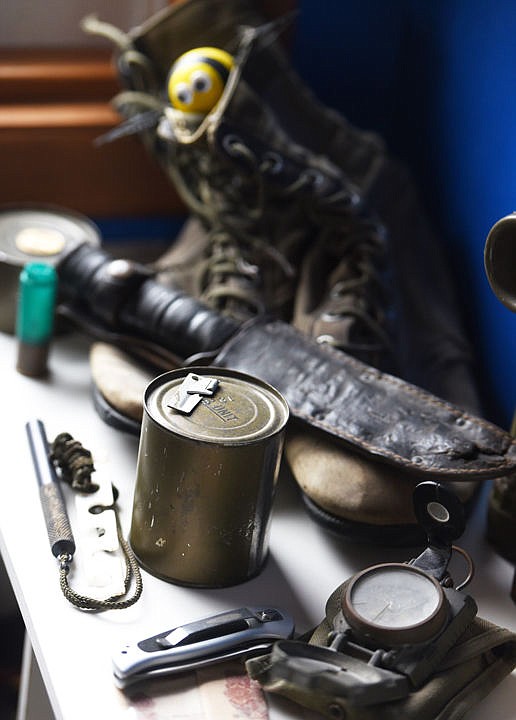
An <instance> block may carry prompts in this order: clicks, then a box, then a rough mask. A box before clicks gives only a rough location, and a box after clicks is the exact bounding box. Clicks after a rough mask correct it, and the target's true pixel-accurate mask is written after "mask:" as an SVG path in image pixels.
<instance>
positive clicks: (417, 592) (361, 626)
mask: <svg viewBox="0 0 516 720" xmlns="http://www.w3.org/2000/svg"><path fill="white" fill-rule="evenodd" d="M342 611H343V614H344V617H345V618H346V620H347V622H348V623H349V625H350V627H351V628H352V629H353V630H355V632H357V633H358V634H360V635H363V636H366V637H368V638H371V639H372V640H375V641H377V642H383V643H386V644H388V645H390V646H396V645H403V644H407V643H409V644H413V643H418V642H427V641H428V640H430V639H431V638H432V637H434V636H435V635H436V634H437V633H438V632H439V630H440V629H441V628H442V627H443V624H444V622H445V620H446V616H447V608H446V602H445V598H444V594H443V591H442V588H441V586H440V585H439V583H438V582H437V581H436V580H434V578H432V577H430V576H429V575H427V574H426V573H424V572H423V571H421V570H419V569H418V568H415V567H412V566H411V565H403V564H401V563H399V564H398V563H387V564H384V565H376V566H374V567H371V568H368V569H367V570H364V571H363V572H361V573H358V575H356V576H355V577H354V578H353V580H352V581H351V582H350V584H349V586H348V588H347V591H346V593H345V596H344V598H343V607H342Z"/></svg>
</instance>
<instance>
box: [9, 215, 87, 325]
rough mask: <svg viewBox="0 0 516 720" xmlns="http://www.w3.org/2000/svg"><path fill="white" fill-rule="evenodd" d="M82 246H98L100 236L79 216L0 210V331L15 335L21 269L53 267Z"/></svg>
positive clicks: (84, 218) (85, 219)
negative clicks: (34, 265) (37, 264)
mask: <svg viewBox="0 0 516 720" xmlns="http://www.w3.org/2000/svg"><path fill="white" fill-rule="evenodd" d="M84 242H87V243H90V244H91V245H100V242H101V241H100V233H99V231H98V229H97V227H96V225H94V223H92V222H91V221H90V220H89V219H88V218H86V217H84V216H83V215H81V214H79V213H74V212H72V211H69V210H64V209H62V208H58V207H54V206H41V207H40V206H31V205H20V206H11V205H7V206H4V207H3V208H2V207H0V331H2V332H6V333H14V331H15V326H16V306H17V294H18V282H19V277H20V272H21V270H22V268H23V267H24V266H25V265H26V264H27V263H30V262H44V263H45V264H47V265H53V266H55V265H56V264H57V263H58V261H59V260H60V259H61V258H62V257H63V255H64V254H66V253H67V252H69V251H70V250H72V249H73V248H74V247H76V246H77V245H80V244H81V243H84Z"/></svg>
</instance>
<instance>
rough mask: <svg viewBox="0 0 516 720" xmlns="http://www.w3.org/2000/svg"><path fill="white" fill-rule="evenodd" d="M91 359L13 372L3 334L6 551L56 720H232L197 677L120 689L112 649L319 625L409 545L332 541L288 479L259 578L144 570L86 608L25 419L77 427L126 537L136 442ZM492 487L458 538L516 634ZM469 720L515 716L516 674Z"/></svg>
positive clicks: (1, 538)
mask: <svg viewBox="0 0 516 720" xmlns="http://www.w3.org/2000/svg"><path fill="white" fill-rule="evenodd" d="M87 353H88V343H87V341H86V340H84V339H81V338H72V337H63V338H60V339H58V340H57V341H56V342H55V344H54V345H53V348H52V352H51V356H50V370H51V372H50V376H49V377H48V378H47V379H45V380H34V379H29V378H26V377H23V376H22V375H20V374H19V373H17V372H16V371H15V369H14V366H15V358H16V342H15V340H14V339H13V338H12V337H10V336H7V335H3V334H0V363H1V374H0V377H1V381H0V382H1V400H2V405H3V409H2V451H1V453H0V457H1V460H0V463H1V465H0V466H1V473H0V478H1V479H0V549H1V551H2V555H3V559H4V562H5V565H6V568H7V571H8V574H9V577H10V580H11V583H12V585H13V588H14V591H15V594H16V598H17V601H18V604H19V606H20V609H21V612H22V615H23V618H24V621H25V623H26V627H27V630H28V634H29V637H30V640H31V642H32V645H33V648H34V652H35V655H36V658H37V660H38V663H39V666H40V670H41V673H42V676H43V679H44V682H45V685H46V688H47V692H48V694H49V698H50V701H51V703H52V707H53V710H54V713H55V715H56V718H58V719H59V720H60V719H61V718H62V719H64V720H82V719H83V718H84V719H86V718H87V719H88V720H91V718H94V717H98V718H110V720H129V719H131V720H140V719H142V720H143V719H144V718H145V719H150V718H152V720H161V718H163V719H164V718H167V720H175V719H177V720H179V719H181V720H186V719H187V718H188V719H191V720H201V718H204V717H216V718H222V717H224V711H223V710H220V709H219V710H215V711H214V710H213V707H214V706H213V703H212V704H211V706H210V702H209V698H208V701H207V700H206V697H207V695H206V693H204V694H203V693H201V694H200V693H199V690H198V689H197V682H196V678H195V677H194V676H193V674H191V675H184V676H181V677H180V678H177V677H176V678H174V679H173V680H170V681H168V680H165V681H160V682H159V683H157V682H156V683H155V685H156V686H157V687H154V685H152V686H149V689H148V690H147V697H146V698H142V696H141V695H140V696H139V697H138V696H135V698H134V699H131V696H130V695H127V694H124V693H123V692H122V691H120V690H119V689H117V688H116V687H115V685H114V683H113V679H112V671H111V654H112V652H113V651H114V650H115V649H117V648H119V647H120V646H121V645H122V644H124V643H126V642H133V641H136V640H139V639H142V638H144V637H147V636H150V635H152V634H155V633H157V632H160V631H163V630H167V629H170V628H172V627H174V626H175V625H178V624H180V623H183V622H188V621H191V620H195V619H198V618H200V617H203V616H205V615H208V614H211V613H216V612H222V611H224V610H227V609H231V608H235V607H240V606H244V605H248V604H257V605H258V604H262V603H263V604H266V605H276V606H278V607H282V608H285V609H286V610H288V611H290V612H291V613H292V615H293V616H294V618H295V621H296V628H297V630H299V631H303V630H306V629H308V628H309V627H312V626H314V625H315V624H317V623H318V622H319V621H320V620H321V619H322V617H323V611H324V605H325V601H326V599H327V597H328V596H329V595H330V593H331V592H332V591H333V590H334V589H335V588H336V587H337V586H338V585H339V584H340V583H341V582H342V581H343V580H344V579H346V578H347V577H349V576H350V575H351V574H352V573H354V572H356V571H357V570H359V569H362V568H364V567H366V566H368V565H371V564H373V563H376V562H382V561H388V560H393V561H403V560H405V559H407V553H406V551H404V550H403V549H400V550H393V549H389V550H386V549H384V548H380V547H371V546H368V545H365V546H363V545H360V546H357V545H353V544H350V543H349V542H345V541H343V540H342V539H340V538H336V537H334V536H332V535H330V534H329V533H328V532H327V531H326V530H324V529H323V528H321V527H320V526H318V525H317V524H316V523H315V522H314V521H313V520H312V519H311V518H310V517H309V516H308V515H307V514H306V512H305V511H304V509H303V506H302V503H301V500H300V496H299V491H298V489H297V486H296V485H295V483H294V482H293V481H292V479H291V478H290V477H288V476H283V477H282V478H281V482H280V483H279V487H278V494H277V498H276V503H275V508H274V514H273V521H272V531H271V540H270V557H269V560H268V562H267V564H266V566H265V568H264V569H263V571H262V573H261V574H260V575H259V576H258V577H256V578H254V579H253V580H251V581H249V582H246V583H243V584H241V585H238V586H236V587H232V588H227V589H220V590H205V589H202V590H200V589H192V588H185V587H181V586H176V585H173V584H169V583H166V582H163V581H161V580H158V579H157V578H154V577H152V576H150V575H149V574H147V573H145V572H143V582H144V591H143V596H142V598H141V599H140V601H139V602H138V603H136V605H134V606H133V607H131V608H129V609H126V610H122V611H109V612H106V613H100V614H86V613H83V612H81V611H78V610H77V609H75V608H74V607H73V606H71V605H70V604H69V603H68V602H67V601H66V600H65V598H64V597H63V595H62V594H61V591H60V588H59V581H58V580H59V576H58V565H57V561H56V560H55V558H54V557H53V556H52V554H51V552H50V547H49V544H48V540H47V535H46V530H45V525H44V521H43V515H42V512H41V507H40V504H39V497H38V490H37V485H36V480H35V475H34V470H33V466H32V461H31V458H30V454H29V449H28V443H27V438H26V433H25V427H24V426H25V423H26V421H27V420H29V419H31V418H40V419H41V420H42V421H43V422H44V424H45V426H46V430H47V435H48V437H49V439H53V438H54V437H55V435H57V434H58V433H59V432H62V431H66V432H69V433H70V434H71V435H72V436H74V437H75V438H76V439H78V440H79V441H80V442H82V444H83V445H84V446H85V447H86V448H88V449H89V450H91V452H92V453H93V456H94V460H95V464H96V467H97V473H106V474H107V475H108V477H110V478H111V480H112V481H113V482H114V484H115V485H116V486H117V487H118V488H119V490H120V501H119V502H120V506H121V509H122V522H123V525H124V530H125V532H126V534H127V531H128V528H129V522H130V514H131V507H132V492H133V486H134V478H135V467H136V456H137V449H138V441H137V439H136V438H133V437H130V436H127V435H124V434H122V433H120V432H118V431H116V430H114V429H113V428H111V427H108V426H107V425H105V424H104V423H103V422H102V420H101V419H100V418H99V417H98V415H97V414H96V412H95V410H94V408H93V403H92V400H91V381H90V371H89V365H88V359H87ZM487 491H488V486H487V485H486V487H485V488H484V492H483V497H482V501H481V502H480V503H479V504H478V505H477V508H476V511H475V513H474V515H473V516H472V517H471V519H470V522H469V524H468V529H467V531H466V533H465V535H464V536H463V538H462V539H461V541H460V544H461V545H462V546H463V547H464V548H465V549H467V550H468V552H469V553H470V554H471V556H472V557H473V560H474V562H475V564H476V569H477V571H476V575H475V578H474V580H473V582H472V583H471V585H470V586H469V588H468V592H470V593H471V594H472V595H473V597H475V599H476V601H477V604H478V606H479V615H481V616H482V617H485V618H486V619H488V620H490V621H492V622H494V623H497V624H499V625H501V626H504V627H508V628H511V629H513V630H516V605H515V604H514V603H513V602H512V600H511V599H510V596H509V588H510V584H511V579H512V573H513V567H512V566H511V565H510V564H509V563H507V562H506V561H505V560H503V559H502V558H501V557H499V556H498V555H497V554H496V553H495V552H494V551H493V550H492V549H491V548H490V547H489V546H488V545H487V544H486V542H485V541H484V527H485V507H486V501H487ZM67 498H68V499H69V495H68V494H67ZM200 677H201V678H203V679H204V680H206V679H207V678H209V677H211V675H210V673H209V672H208V671H205V675H204V676H203V675H201V676H200ZM219 696H220V693H219ZM218 701H222V700H221V698H220V697H219V698H218V700H216V702H218ZM267 703H268V706H269V717H270V718H271V720H287V719H289V718H300V717H303V718H305V717H306V718H308V717H312V715H311V714H309V713H308V712H306V713H305V712H304V711H303V710H302V709H301V708H299V707H298V706H295V705H293V704H291V703H289V702H288V701H286V700H284V699H282V698H276V697H268V698H267ZM215 706H216V703H215ZM210 708H211V710H210ZM260 713H261V714H260ZM244 716H245V717H251V718H259V717H260V718H263V717H264V715H263V708H262V710H261V711H260V709H259V708H258V709H256V708H255V713H254V715H253V714H252V713H251V714H247V715H244V714H242V715H239V714H238V713H236V714H233V715H230V714H227V717H228V718H229V717H235V718H239V717H244ZM468 718H469V719H470V720H485V719H486V718H489V720H514V718H516V673H513V674H512V675H511V676H509V677H508V678H506V679H505V680H504V681H503V682H502V683H501V684H500V685H499V686H498V687H497V688H496V689H495V690H494V691H493V692H492V693H491V694H490V695H489V697H487V698H486V699H485V700H484V701H482V703H481V704H479V705H478V706H477V707H476V708H475V709H474V710H473V711H471V712H470V713H469V715H468Z"/></svg>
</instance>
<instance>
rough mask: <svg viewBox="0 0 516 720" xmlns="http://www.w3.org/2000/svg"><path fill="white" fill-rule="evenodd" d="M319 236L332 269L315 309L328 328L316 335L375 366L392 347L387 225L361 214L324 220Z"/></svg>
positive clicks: (322, 340) (389, 352) (318, 338)
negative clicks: (387, 275)
mask: <svg viewBox="0 0 516 720" xmlns="http://www.w3.org/2000/svg"><path fill="white" fill-rule="evenodd" d="M321 242H322V244H323V247H324V251H325V253H326V254H327V256H328V258H329V261H330V263H331V264H332V265H333V267H334V269H333V270H332V272H330V274H329V275H328V280H327V286H326V289H325V291H324V292H323V297H322V300H321V302H320V304H319V306H318V308H317V310H316V311H315V312H316V314H317V313H318V314H319V318H320V320H321V321H322V323H323V325H324V324H327V327H328V328H329V330H328V331H327V332H323V333H321V334H319V335H317V337H316V339H317V341H318V342H320V343H328V344H330V345H332V346H334V347H336V348H338V349H340V350H344V351H346V352H349V353H350V354H352V355H354V356H355V357H359V358H360V359H362V360H364V361H366V362H368V363H370V364H372V365H376V366H378V365H379V364H381V363H382V358H384V357H385V356H386V354H387V355H390V354H391V353H392V350H393V348H392V340H391V334H390V332H389V329H388V327H389V321H390V318H389V314H390V310H391V300H390V294H389V292H388V289H387V277H386V274H387V272H386V271H387V263H386V255H387V253H386V249H387V234H386V230H385V228H384V227H383V226H382V225H381V224H380V223H379V222H377V221H375V220H374V219H372V218H371V217H368V216H367V215H365V214H359V215H357V216H349V217H348V218H345V219H343V220H341V221H340V222H339V223H338V225H337V224H335V222H334V221H330V222H329V223H328V222H327V223H326V226H325V227H324V229H323V231H322V235H321ZM331 328H335V330H334V331H332V330H331Z"/></svg>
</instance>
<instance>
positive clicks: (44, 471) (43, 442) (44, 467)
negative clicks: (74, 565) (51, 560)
mask: <svg viewBox="0 0 516 720" xmlns="http://www.w3.org/2000/svg"><path fill="white" fill-rule="evenodd" d="M25 428H26V430H27V435H28V438H29V445H30V451H31V455H32V462H33V463H34V469H35V471H36V478H37V480H38V485H39V498H40V501H41V507H42V509H43V515H44V517H45V523H46V525H47V534H48V539H49V542H50V547H51V549H52V554H53V555H54V557H56V558H60V559H61V558H63V556H69V557H68V560H71V559H72V557H73V554H74V552H75V541H74V539H73V535H72V529H71V527H70V521H69V519H68V514H67V512H66V505H65V501H64V498H63V493H62V490H61V486H60V484H59V480H58V478H57V475H56V471H55V468H54V465H53V464H52V461H51V460H50V456H49V449H48V442H47V436H46V433H45V426H44V425H43V423H42V422H41V420H29V422H27V423H26V425H25Z"/></svg>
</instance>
